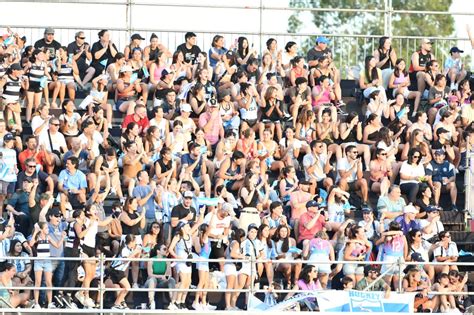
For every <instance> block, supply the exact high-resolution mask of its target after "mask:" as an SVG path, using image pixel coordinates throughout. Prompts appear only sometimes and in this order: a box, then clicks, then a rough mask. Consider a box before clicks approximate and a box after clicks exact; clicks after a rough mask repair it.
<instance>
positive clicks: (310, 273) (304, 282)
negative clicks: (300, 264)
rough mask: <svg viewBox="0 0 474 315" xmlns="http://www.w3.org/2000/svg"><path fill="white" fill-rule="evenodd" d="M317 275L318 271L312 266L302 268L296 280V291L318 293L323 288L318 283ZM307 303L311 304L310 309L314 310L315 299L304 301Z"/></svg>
mask: <svg viewBox="0 0 474 315" xmlns="http://www.w3.org/2000/svg"><path fill="white" fill-rule="evenodd" d="M317 275H318V270H317V267H316V266H314V265H307V266H305V267H304V268H303V270H302V271H301V273H300V278H299V279H298V282H296V285H295V287H296V290H300V291H311V292H314V291H319V290H322V289H323V287H322V285H321V283H320V282H319V279H318V278H317ZM306 302H309V303H311V308H313V307H314V308H315V307H316V305H315V302H316V299H314V298H312V299H311V298H310V299H306V301H305V303H306Z"/></svg>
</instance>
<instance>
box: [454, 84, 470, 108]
mask: <svg viewBox="0 0 474 315" xmlns="http://www.w3.org/2000/svg"><path fill="white" fill-rule="evenodd" d="M456 96H457V97H458V99H459V103H460V104H461V105H464V104H470V103H471V101H470V100H469V98H470V97H471V85H470V83H469V80H468V79H464V80H461V82H459V90H458V91H457V92H456Z"/></svg>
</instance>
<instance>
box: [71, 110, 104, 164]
mask: <svg viewBox="0 0 474 315" xmlns="http://www.w3.org/2000/svg"><path fill="white" fill-rule="evenodd" d="M78 138H79V141H80V142H81V146H83V148H84V149H85V150H87V152H89V155H90V158H91V159H95V158H96V157H98V156H99V155H100V149H99V146H100V145H102V146H103V147H104V148H105V149H106V148H107V147H108V143H107V139H104V137H102V133H100V132H99V131H98V130H97V128H96V126H95V123H94V121H93V120H92V119H88V120H86V121H85V122H84V123H83V124H82V134H80V135H79V137H78Z"/></svg>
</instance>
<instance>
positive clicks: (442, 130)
mask: <svg viewBox="0 0 474 315" xmlns="http://www.w3.org/2000/svg"><path fill="white" fill-rule="evenodd" d="M448 132H449V131H448V130H446V129H444V128H443V127H441V128H438V130H436V135H438V136H439V135H440V134H442V133H448Z"/></svg>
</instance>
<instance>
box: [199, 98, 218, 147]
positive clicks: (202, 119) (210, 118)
mask: <svg viewBox="0 0 474 315" xmlns="http://www.w3.org/2000/svg"><path fill="white" fill-rule="evenodd" d="M218 106H219V104H218V103H217V101H216V99H215V98H211V99H210V100H209V102H207V110H206V112H205V113H202V114H201V115H199V127H201V128H202V129H204V138H206V140H208V141H209V142H210V143H211V145H212V146H215V145H217V142H219V138H223V137H224V123H223V122H222V118H221V115H220V113H219V108H218Z"/></svg>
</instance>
